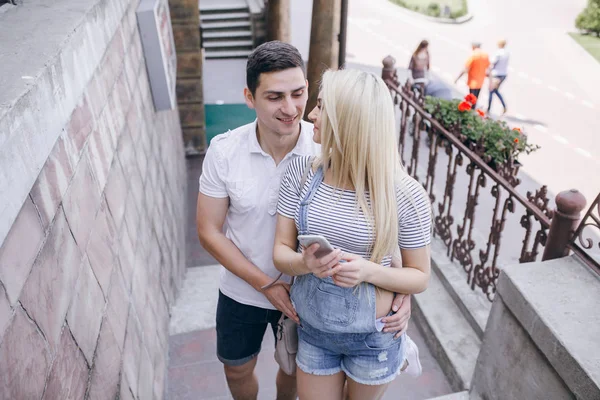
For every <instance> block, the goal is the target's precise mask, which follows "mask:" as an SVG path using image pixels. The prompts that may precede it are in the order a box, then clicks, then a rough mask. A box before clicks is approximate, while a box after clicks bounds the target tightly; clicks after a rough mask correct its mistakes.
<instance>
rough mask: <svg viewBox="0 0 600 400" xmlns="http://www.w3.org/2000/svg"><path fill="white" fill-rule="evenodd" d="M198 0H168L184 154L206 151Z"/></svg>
mask: <svg viewBox="0 0 600 400" xmlns="http://www.w3.org/2000/svg"><path fill="white" fill-rule="evenodd" d="M199 1H203V0H169V5H170V9H171V19H172V22H173V35H174V39H175V48H176V49H177V103H178V104H179V115H180V118H181V127H182V130H183V141H184V143H185V150H186V153H187V154H190V155H192V154H198V153H204V152H205V151H206V123H205V115H204V94H203V87H202V52H201V50H200V29H199V26H200V11H199V8H198V7H199Z"/></svg>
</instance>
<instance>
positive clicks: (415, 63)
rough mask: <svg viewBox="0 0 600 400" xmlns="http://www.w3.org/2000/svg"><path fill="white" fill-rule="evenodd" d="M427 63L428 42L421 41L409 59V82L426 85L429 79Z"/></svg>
mask: <svg viewBox="0 0 600 400" xmlns="http://www.w3.org/2000/svg"><path fill="white" fill-rule="evenodd" d="M429 62H430V61H429V42H428V41H427V40H423V41H421V43H419V46H418V47H417V49H416V50H415V52H414V53H413V54H412V56H411V57H410V62H409V64H408V71H409V73H410V76H409V80H410V81H411V82H415V83H424V84H426V83H427V81H428V79H429Z"/></svg>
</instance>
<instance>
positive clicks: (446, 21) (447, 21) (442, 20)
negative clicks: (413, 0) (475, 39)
mask: <svg viewBox="0 0 600 400" xmlns="http://www.w3.org/2000/svg"><path fill="white" fill-rule="evenodd" d="M392 4H394V5H395V6H397V7H398V8H399V9H400V10H402V11H403V12H404V13H406V14H409V15H411V16H413V17H417V18H421V19H424V20H426V21H430V22H437V23H440V24H451V25H459V24H464V23H465V22H469V21H470V20H472V19H473V17H474V15H473V14H471V13H470V12H467V13H466V14H465V15H463V16H462V17H458V18H455V19H452V18H438V17H431V16H429V15H425V14H421V13H420V12H416V11H413V10H409V9H408V8H406V7H403V6H401V5H399V4H396V3H392Z"/></svg>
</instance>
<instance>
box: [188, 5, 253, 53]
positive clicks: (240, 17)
mask: <svg viewBox="0 0 600 400" xmlns="http://www.w3.org/2000/svg"><path fill="white" fill-rule="evenodd" d="M251 5H252V8H251V7H250V5H249V2H248V1H245V0H241V1H240V0H237V1H232V0H229V1H206V0H203V1H200V32H201V35H202V47H203V48H204V51H205V57H206V58H207V59H226V58H246V57H248V55H249V54H250V53H251V52H252V49H254V47H255V45H257V44H258V42H259V41H260V36H259V34H260V32H257V27H259V25H260V24H259V23H258V22H259V21H260V20H261V19H262V15H263V10H262V8H260V9H258V10H257V8H256V7H255V6H254V2H253V3H252V4H251ZM257 33H258V34H257Z"/></svg>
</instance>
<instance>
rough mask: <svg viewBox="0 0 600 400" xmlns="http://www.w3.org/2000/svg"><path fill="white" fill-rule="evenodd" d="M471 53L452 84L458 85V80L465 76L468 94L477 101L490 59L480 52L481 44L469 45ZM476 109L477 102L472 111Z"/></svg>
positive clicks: (483, 52)
mask: <svg viewBox="0 0 600 400" xmlns="http://www.w3.org/2000/svg"><path fill="white" fill-rule="evenodd" d="M471 48H472V49H473V52H472V53H471V55H470V56H469V58H468V59H467V62H466V63H465V69H464V70H463V71H462V72H461V73H460V75H458V77H457V78H456V80H455V81H454V83H458V80H459V79H460V78H461V77H462V76H463V75H464V74H467V86H468V87H469V93H471V94H472V95H474V96H475V97H477V99H479V94H480V93H481V88H482V87H483V82H484V81H485V77H486V74H487V69H488V67H489V66H490V58H489V56H488V54H487V53H486V52H485V51H483V50H481V43H479V42H474V43H473V44H472V45H471ZM476 107H477V100H476V101H475V104H473V109H475V108H476Z"/></svg>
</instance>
